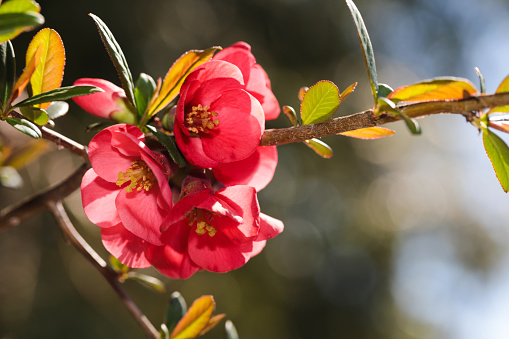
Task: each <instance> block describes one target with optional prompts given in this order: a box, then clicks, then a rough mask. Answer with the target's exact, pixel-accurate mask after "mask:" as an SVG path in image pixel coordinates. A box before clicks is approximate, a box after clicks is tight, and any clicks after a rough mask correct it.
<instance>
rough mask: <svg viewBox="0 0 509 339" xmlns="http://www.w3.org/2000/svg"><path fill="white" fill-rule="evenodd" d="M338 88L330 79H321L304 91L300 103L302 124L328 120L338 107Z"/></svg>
mask: <svg viewBox="0 0 509 339" xmlns="http://www.w3.org/2000/svg"><path fill="white" fill-rule="evenodd" d="M339 103H340V97H339V89H338V88H337V86H336V85H334V83H332V82H331V81H326V80H322V81H319V82H318V83H316V84H315V85H313V86H312V87H311V88H310V89H308V90H307V91H306V94H305V95H304V98H303V99H302V102H301V103H300V112H301V117H302V124H303V125H309V124H315V123H317V122H322V121H326V120H329V119H330V118H331V117H332V115H333V114H334V112H336V110H337V109H338V107H339Z"/></svg>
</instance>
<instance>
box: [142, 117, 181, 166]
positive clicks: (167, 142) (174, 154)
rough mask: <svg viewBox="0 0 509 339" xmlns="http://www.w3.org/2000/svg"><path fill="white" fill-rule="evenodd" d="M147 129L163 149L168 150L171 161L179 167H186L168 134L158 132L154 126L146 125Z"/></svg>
mask: <svg viewBox="0 0 509 339" xmlns="http://www.w3.org/2000/svg"><path fill="white" fill-rule="evenodd" d="M147 128H148V129H149V130H150V132H152V133H153V134H154V135H155V136H156V138H157V139H158V140H159V142H161V144H163V146H164V147H166V149H167V150H168V153H169V154H170V157H171V158H172V159H173V161H174V162H175V163H176V164H177V165H178V166H179V167H180V168H182V167H185V166H186V160H185V159H184V158H183V157H182V155H181V154H180V152H179V150H178V148H177V145H176V144H175V141H173V138H172V137H170V136H169V135H168V134H165V133H163V132H161V131H159V130H158V129H157V128H155V127H154V126H150V125H147Z"/></svg>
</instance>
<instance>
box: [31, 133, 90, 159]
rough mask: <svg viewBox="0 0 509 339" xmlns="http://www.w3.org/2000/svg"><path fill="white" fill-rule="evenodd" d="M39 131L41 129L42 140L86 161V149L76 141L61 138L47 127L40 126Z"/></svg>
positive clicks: (61, 136) (60, 135)
mask: <svg viewBox="0 0 509 339" xmlns="http://www.w3.org/2000/svg"><path fill="white" fill-rule="evenodd" d="M40 129H41V133H42V137H43V138H44V139H47V140H49V141H52V142H54V143H55V144H56V145H57V146H58V147H59V148H66V149H68V150H70V151H71V152H73V153H76V154H77V155H79V156H80V157H82V158H83V159H85V161H88V153H87V148H86V147H85V146H83V145H82V144H79V143H77V142H76V141H74V140H71V139H69V138H67V137H65V136H63V135H62V134H60V133H57V132H55V131H53V130H51V129H49V128H47V127H44V126H42V127H40Z"/></svg>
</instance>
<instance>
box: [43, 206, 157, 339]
mask: <svg viewBox="0 0 509 339" xmlns="http://www.w3.org/2000/svg"><path fill="white" fill-rule="evenodd" d="M47 206H48V207H49V209H50V211H51V213H52V214H53V216H54V217H55V219H56V220H57V222H58V225H59V227H60V229H61V230H62V232H63V233H64V234H65V236H66V237H67V239H68V240H69V241H70V242H71V244H72V245H73V246H74V247H75V248H76V249H77V250H78V251H80V253H81V254H82V255H83V256H84V257H85V259H87V260H88V261H89V262H90V263H91V264H92V265H93V266H94V267H95V268H96V269H97V270H98V271H99V272H100V273H101V274H102V276H103V277H104V278H105V279H106V281H108V283H109V284H110V286H111V287H112V288H113V290H114V291H115V292H116V293H117V295H118V296H119V298H120V300H121V301H122V303H123V304H124V306H125V307H126V308H127V310H128V311H129V313H130V314H131V315H132V316H133V318H134V319H135V320H136V322H137V323H138V324H139V325H140V326H141V328H142V329H143V331H144V332H145V334H146V336H147V338H155V339H157V338H159V332H158V331H157V330H156V328H155V327H154V325H152V323H151V322H150V320H148V318H147V317H146V316H145V315H144V314H143V313H142V312H141V311H140V309H139V308H138V306H137V305H136V304H135V303H134V301H133V300H132V299H131V298H130V297H129V295H128V294H127V293H126V292H125V290H124V289H123V288H122V286H121V285H120V282H119V281H118V275H117V273H116V272H115V271H114V270H113V269H111V268H110V267H108V266H107V264H106V262H105V261H104V260H103V259H102V258H101V257H100V256H99V254H97V253H96V252H95V251H94V250H93V249H92V247H90V245H89V244H88V243H87V242H86V241H85V239H83V238H82V237H81V235H80V234H79V233H78V231H77V230H76V228H75V227H74V225H73V224H72V222H71V220H70V219H69V216H68V215H67V212H66V211H65V209H64V207H63V206H62V203H61V202H60V201H52V202H49V203H48V204H47Z"/></svg>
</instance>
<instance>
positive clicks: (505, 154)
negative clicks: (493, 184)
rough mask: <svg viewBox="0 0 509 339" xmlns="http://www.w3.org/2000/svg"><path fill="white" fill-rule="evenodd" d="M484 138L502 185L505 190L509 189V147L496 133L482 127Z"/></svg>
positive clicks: (485, 147)
mask: <svg viewBox="0 0 509 339" xmlns="http://www.w3.org/2000/svg"><path fill="white" fill-rule="evenodd" d="M482 132H483V133H482V140H483V143H484V149H485V150H486V154H487V155H488V158H489V159H490V161H491V164H492V165H493V169H494V170H495V173H496V175H497V178H498V181H499V182H500V185H501V186H502V188H503V189H504V191H505V192H508V191H509V148H508V147H507V145H506V143H505V142H504V141H503V140H502V139H501V138H500V137H499V136H497V135H496V134H495V133H493V132H491V131H490V130H489V129H487V128H483V129H482Z"/></svg>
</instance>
